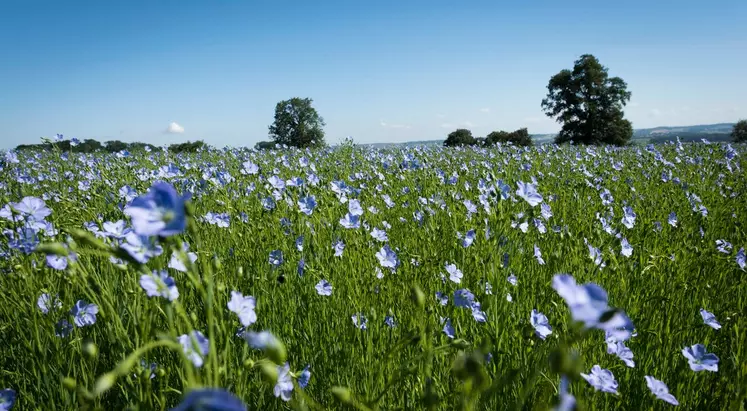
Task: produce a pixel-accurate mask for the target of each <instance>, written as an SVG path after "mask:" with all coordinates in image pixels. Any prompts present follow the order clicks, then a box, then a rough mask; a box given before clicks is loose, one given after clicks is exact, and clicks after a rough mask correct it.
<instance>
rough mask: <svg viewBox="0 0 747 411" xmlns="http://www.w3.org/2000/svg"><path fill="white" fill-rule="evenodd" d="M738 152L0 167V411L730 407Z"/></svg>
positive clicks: (740, 336) (746, 397)
mask: <svg viewBox="0 0 747 411" xmlns="http://www.w3.org/2000/svg"><path fill="white" fill-rule="evenodd" d="M745 151H746V150H745V147H744V146H740V145H736V144H735V145H733V146H731V145H728V144H715V143H712V144H701V143H697V144H682V143H678V142H672V143H669V144H662V145H656V146H653V145H651V146H647V147H643V146H631V147H625V148H615V147H604V146H596V147H583V146H568V145H566V146H555V145H549V144H548V145H540V146H534V147H529V148H517V147H513V146H506V145H502V146H497V147H492V148H489V149H482V148H457V149H444V148H440V147H407V148H389V149H382V150H376V149H371V148H365V147H361V146H354V145H352V144H345V145H343V146H340V147H337V148H328V149H319V150H299V149H284V150H275V151H254V150H249V149H232V148H227V149H209V150H202V151H200V152H197V153H178V154H177V153H170V152H167V151H153V152H146V151H139V152H133V153H128V152H119V153H116V154H79V153H63V152H59V151H51V152H17V153H16V152H7V153H5V154H4V156H3V160H2V161H3V163H2V169H1V170H0V207H2V208H1V209H0V229H2V230H3V233H4V235H3V236H2V240H0V257H2V258H0V269H1V270H2V274H0V286H1V287H2V290H3V292H2V293H1V294H0V340H1V341H3V349H2V350H0V389H4V390H3V391H2V392H0V410H6V409H10V407H13V408H14V409H19V410H69V409H87V410H93V409H101V410H119V409H131V410H166V409H172V408H173V407H177V406H180V407H181V408H178V409H181V410H187V409H193V410H197V409H212V410H239V409H243V408H244V407H246V409H251V410H282V409H299V410H303V409H312V410H321V409H359V410H373V409H381V410H414V409H432V410H455V409H459V410H489V409H490V410H496V409H498V410H502V409H516V410H518V409H540V410H542V409H552V408H553V407H558V409H572V407H573V405H574V404H575V405H576V406H578V407H579V408H583V409H592V410H611V409H628V410H649V409H667V408H670V407H673V406H675V404H679V407H682V408H683V409H704V410H705V409H707V410H722V409H745V401H747V318H746V317H745V314H746V313H747V275H746V273H745V264H746V262H745V250H744V249H745V247H747V233H746V230H745V226H746V224H747V197H746V196H747V179H746V178H745V176H744V172H743V170H742V169H741V166H740V163H741V161H742V160H743V159H744V157H745V154H744V153H745ZM592 284H594V285H592ZM211 387H212V388H220V389H221V391H210V390H207V388H211ZM190 392H191V393H193V394H192V395H191V396H189V397H187V394H188V393H190ZM185 397H186V399H185ZM199 401H204V403H203V408H199V407H200V405H199V404H198V402H199ZM180 404H181V405H180ZM205 404H208V405H209V406H210V407H212V408H208V405H205ZM242 404H245V405H242ZM740 407H741V408H740Z"/></svg>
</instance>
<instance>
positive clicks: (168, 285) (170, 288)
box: [140, 270, 179, 301]
mask: <svg viewBox="0 0 747 411" xmlns="http://www.w3.org/2000/svg"><path fill="white" fill-rule="evenodd" d="M140 286H141V287H143V290H145V294H146V295H147V296H148V297H163V298H166V299H168V300H169V301H174V300H176V299H177V298H179V290H178V289H177V288H176V282H175V281H174V278H172V277H171V276H169V274H168V273H167V272H166V271H156V270H153V273H152V274H143V275H141V276H140Z"/></svg>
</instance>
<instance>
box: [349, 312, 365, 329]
mask: <svg viewBox="0 0 747 411" xmlns="http://www.w3.org/2000/svg"><path fill="white" fill-rule="evenodd" d="M350 319H352V320H353V325H355V326H356V327H357V328H358V329H361V330H366V329H367V328H368V320H367V319H366V317H365V316H364V315H363V314H361V313H358V314H354V315H353V316H352V317H350Z"/></svg>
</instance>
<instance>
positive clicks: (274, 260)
mask: <svg viewBox="0 0 747 411" xmlns="http://www.w3.org/2000/svg"><path fill="white" fill-rule="evenodd" d="M270 264H272V265H273V266H274V267H279V266H280V264H283V252H282V251H280V250H273V251H270Z"/></svg>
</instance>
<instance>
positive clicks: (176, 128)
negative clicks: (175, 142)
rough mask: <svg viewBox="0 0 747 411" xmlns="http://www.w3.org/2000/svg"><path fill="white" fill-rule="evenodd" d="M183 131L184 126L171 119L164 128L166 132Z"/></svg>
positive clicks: (180, 132)
mask: <svg viewBox="0 0 747 411" xmlns="http://www.w3.org/2000/svg"><path fill="white" fill-rule="evenodd" d="M183 132H184V127H182V126H180V125H179V124H178V123H176V122H175V121H172V122H171V124H169V126H168V127H167V128H166V133H167V134H182V133H183Z"/></svg>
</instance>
